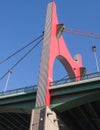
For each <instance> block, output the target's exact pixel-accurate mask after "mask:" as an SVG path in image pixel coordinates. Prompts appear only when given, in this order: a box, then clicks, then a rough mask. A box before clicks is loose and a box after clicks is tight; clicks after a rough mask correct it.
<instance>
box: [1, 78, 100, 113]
mask: <svg viewBox="0 0 100 130" xmlns="http://www.w3.org/2000/svg"><path fill="white" fill-rule="evenodd" d="M50 93H51V109H53V110H55V111H57V112H58V113H62V112H64V111H66V110H69V109H72V108H74V107H78V106H80V105H83V104H86V103H90V102H94V101H98V100H100V77H97V78H93V79H87V80H82V81H77V82H72V83H65V84H61V85H56V86H52V87H50ZM35 100H36V89H35V91H34V90H31V91H23V92H18V93H12V94H8V95H1V96H0V112H4V111H6V112H7V111H8V112H10V111H16V112H17V111H22V110H24V111H31V110H32V109H34V108H35Z"/></svg>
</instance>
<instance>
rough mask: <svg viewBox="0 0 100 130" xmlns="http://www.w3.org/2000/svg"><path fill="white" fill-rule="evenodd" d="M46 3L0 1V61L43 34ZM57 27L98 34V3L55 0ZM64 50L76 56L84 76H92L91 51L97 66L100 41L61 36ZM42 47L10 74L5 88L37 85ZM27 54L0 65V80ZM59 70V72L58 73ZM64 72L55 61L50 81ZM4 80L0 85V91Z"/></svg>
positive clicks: (99, 0)
mask: <svg viewBox="0 0 100 130" xmlns="http://www.w3.org/2000/svg"><path fill="white" fill-rule="evenodd" d="M48 2H50V1H49V0H9V1H8V0H0V45H1V46H0V61H2V60H3V59H4V58H6V57H7V56H9V55H11V54H12V53H13V52H15V51H16V50H18V49H19V48H21V47H22V46H24V45H25V44H27V43H28V42H30V41H32V40H33V39H35V38H36V37H38V36H39V35H41V33H42V31H43V30H44V25H45V16H46V8H47V4H48ZM55 2H56V5H57V13H58V19H59V23H64V24H65V26H66V27H68V28H74V29H76V30H83V31H87V32H94V33H99V34H100V14H99V13H100V0H84V1H83V0H55ZM63 36H64V39H65V42H66V44H67V47H68V49H69V51H70V53H71V54H72V56H73V57H74V55H75V54H77V53H80V54H81V55H82V59H83V66H84V67H86V68H87V73H93V72H96V71H97V69H96V65H95V59H94V55H93V52H92V51H91V47H92V46H93V45H95V46H96V53H97V58H98V63H99V66H100V58H99V57H100V51H99V50H100V40H99V39H93V38H89V37H81V36H78V35H72V34H68V33H66V32H64V33H63ZM41 48H42V43H41V44H40V45H39V46H38V47H37V48H36V49H35V50H34V51H33V52H32V53H31V54H30V55H29V56H27V57H26V59H25V60H23V61H22V63H20V64H19V65H18V66H16V68H15V69H14V70H13V71H12V74H11V77H10V80H9V83H8V88H7V90H9V89H14V88H20V87H25V86H30V85H34V84H37V82H38V73H39V65H40V56H41ZM26 51H27V49H26V50H25V51H24V52H22V53H21V54H19V55H17V56H15V57H13V58H12V59H11V60H9V61H8V62H6V63H4V64H0V77H1V76H2V75H3V74H4V73H5V72H7V70H8V69H9V68H10V67H11V66H12V65H13V64H15V63H16V61H17V60H18V59H19V58H20V57H21V56H22V55H23V54H24V53H25V52H26ZM58 68H59V69H58ZM65 75H66V71H65V69H64V67H63V66H62V65H61V63H60V62H58V61H57V60H55V64H54V72H53V76H54V79H60V78H62V77H63V76H65ZM6 80H7V76H6V77H5V78H4V79H3V80H1V81H0V90H1V91H3V89H4V86H5V83H6Z"/></svg>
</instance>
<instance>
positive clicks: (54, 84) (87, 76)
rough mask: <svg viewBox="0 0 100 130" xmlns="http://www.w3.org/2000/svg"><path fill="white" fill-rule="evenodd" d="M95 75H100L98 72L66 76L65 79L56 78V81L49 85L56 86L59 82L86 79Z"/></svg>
mask: <svg viewBox="0 0 100 130" xmlns="http://www.w3.org/2000/svg"><path fill="white" fill-rule="evenodd" d="M96 77H100V72H96V73H90V74H85V75H84V76H80V77H73V78H69V77H68V78H65V79H61V80H56V81H53V82H51V83H50V86H56V85H60V84H65V83H71V82H76V81H81V80H87V79H92V78H96Z"/></svg>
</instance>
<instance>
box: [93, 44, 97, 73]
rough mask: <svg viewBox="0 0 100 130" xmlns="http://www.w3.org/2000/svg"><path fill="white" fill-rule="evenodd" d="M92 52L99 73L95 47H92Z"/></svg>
mask: <svg viewBox="0 0 100 130" xmlns="http://www.w3.org/2000/svg"><path fill="white" fill-rule="evenodd" d="M92 52H93V53H94V57H95V62H96V67H97V72H99V64H98V59H97V55H96V46H92Z"/></svg>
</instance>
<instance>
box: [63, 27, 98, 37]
mask: <svg viewBox="0 0 100 130" xmlns="http://www.w3.org/2000/svg"><path fill="white" fill-rule="evenodd" d="M64 32H67V33H70V34H76V35H80V36H86V37H91V38H96V39H100V34H98V33H93V32H85V31H81V30H75V29H73V28H65V29H64Z"/></svg>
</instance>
